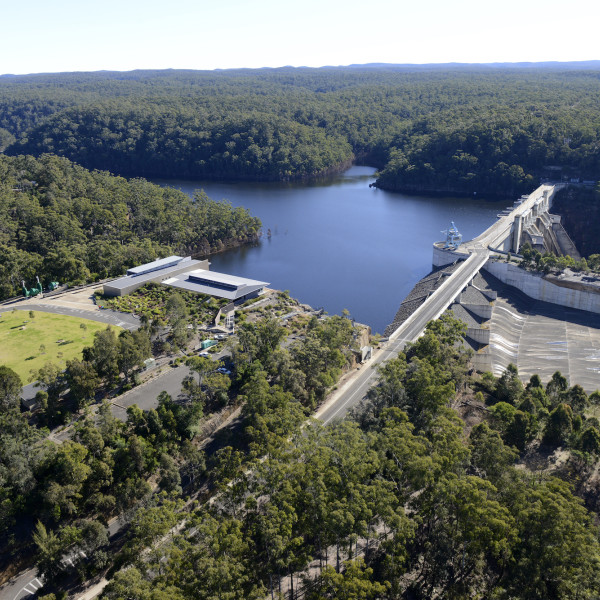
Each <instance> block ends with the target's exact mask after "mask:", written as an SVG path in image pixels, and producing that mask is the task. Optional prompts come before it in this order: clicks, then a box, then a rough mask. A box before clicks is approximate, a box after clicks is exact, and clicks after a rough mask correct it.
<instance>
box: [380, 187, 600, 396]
mask: <svg viewBox="0 0 600 600" xmlns="http://www.w3.org/2000/svg"><path fill="white" fill-rule="evenodd" d="M559 187H560V186H559V185H556V186H552V185H542V186H540V187H539V188H538V189H536V190H535V191H534V192H533V193H531V194H529V195H528V196H523V197H521V198H520V199H519V200H517V201H516V202H515V203H514V205H513V207H512V208H509V209H507V210H505V211H503V212H502V213H501V214H499V215H498V220H497V221H496V222H495V223H494V224H493V225H492V226H491V227H489V228H488V229H487V230H486V231H484V232H483V233H482V234H481V235H479V236H478V237H476V238H475V239H473V240H469V241H466V242H462V240H461V239H460V234H458V231H457V230H456V228H455V227H452V228H451V229H449V230H448V232H446V233H447V239H446V240H445V241H442V242H436V243H435V244H434V247H433V261H432V262H433V266H434V269H435V270H434V271H433V272H432V273H431V274H430V275H428V276H427V277H425V278H424V279H423V280H421V281H420V282H419V283H418V284H417V285H416V286H415V288H414V289H413V291H412V292H411V293H410V294H409V296H408V297H407V298H406V299H405V301H404V302H403V303H402V305H401V307H400V309H399V311H398V313H397V315H396V318H395V319H394V323H392V325H390V326H389V327H388V329H387V330H386V334H387V335H388V336H389V338H390V340H394V339H396V340H404V341H412V340H414V339H416V338H417V337H419V335H421V333H422V331H423V329H424V327H425V325H426V323H427V322H428V321H429V320H431V319H436V318H438V317H439V316H440V315H441V314H442V313H443V312H444V311H446V310H447V309H450V310H451V311H452V312H453V313H454V315H455V316H456V317H458V318H460V319H461V320H462V321H463V322H465V323H466V324H467V343H468V344H469V345H470V346H471V348H472V349H473V351H474V353H475V354H474V364H475V366H476V368H477V369H478V370H481V371H492V372H493V373H494V374H495V375H499V374H501V373H502V372H503V371H504V369H505V368H506V367H507V365H508V364H509V363H513V364H516V365H517V367H518V369H519V374H520V376H521V378H522V379H523V380H527V379H529V377H530V376H531V375H533V374H534V373H537V374H539V375H540V377H541V378H542V380H543V381H547V380H548V379H549V378H550V377H551V376H552V374H553V373H554V372H555V371H561V373H562V374H563V375H565V376H566V377H567V379H568V380H569V382H570V384H571V385H573V384H575V383H579V384H580V385H581V386H582V387H583V388H584V389H585V390H586V391H587V392H588V393H589V392H592V391H594V390H596V389H598V388H600V281H594V278H591V277H585V276H581V275H578V274H574V273H566V274H561V275H560V276H552V275H542V274H539V273H532V272H529V271H526V270H525V269H522V268H520V267H519V266H517V265H513V264H512V263H508V262H507V259H508V258H509V257H508V253H512V254H518V252H519V249H520V248H521V246H522V245H523V244H524V243H526V242H529V243H530V244H531V245H532V247H533V248H535V249H538V250H539V251H540V252H545V251H550V252H553V253H555V254H560V255H567V254H568V255H570V256H572V257H573V258H575V259H579V258H580V256H579V253H578V252H577V249H576V248H575V245H574V244H573V242H572V241H571V240H570V238H569V236H568V235H567V233H566V231H564V229H563V227H562V225H561V223H560V217H558V216H557V215H553V214H551V212H550V209H551V206H552V199H553V197H554V194H555V193H556V192H557V191H558V189H559Z"/></svg>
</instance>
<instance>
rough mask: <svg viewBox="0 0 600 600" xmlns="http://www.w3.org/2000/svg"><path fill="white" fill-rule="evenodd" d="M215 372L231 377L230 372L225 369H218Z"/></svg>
mask: <svg viewBox="0 0 600 600" xmlns="http://www.w3.org/2000/svg"><path fill="white" fill-rule="evenodd" d="M217 371H218V372H219V373H223V375H231V371H230V370H229V369H226V368H225V367H219V368H218V369H217Z"/></svg>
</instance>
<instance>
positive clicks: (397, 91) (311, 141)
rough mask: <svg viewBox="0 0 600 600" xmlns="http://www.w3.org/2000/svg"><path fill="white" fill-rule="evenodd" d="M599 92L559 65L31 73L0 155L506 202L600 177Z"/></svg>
mask: <svg viewBox="0 0 600 600" xmlns="http://www.w3.org/2000/svg"><path fill="white" fill-rule="evenodd" d="M599 92H600V73H599V72H598V71H595V70H581V71H578V70H572V69H570V70H564V71H561V70H559V69H556V68H555V69H547V68H539V69H535V68H532V69H527V70H519V69H508V68H504V69H492V68H485V67H479V68H469V69H466V68H465V69H460V68H455V69H448V68H447V67H443V66H441V67H438V68H437V69H435V68H430V69H428V70H424V71H422V72H413V71H409V70H406V69H402V68H399V67H398V68H393V67H387V68H386V67H371V68H367V67H362V68H361V67H355V68H349V67H346V68H344V67H340V68H323V69H307V68H301V69H293V68H282V69H269V70H240V71H214V72H202V71H134V72H131V73H74V74H56V75H33V76H22V77H15V78H0V146H6V147H7V148H6V152H7V153H9V154H21V153H25V154H34V155H38V154H41V153H44V152H52V153H56V154H59V155H61V156H66V157H68V158H70V159H72V160H74V161H77V162H79V163H81V164H83V165H85V166H87V167H89V168H95V169H107V170H111V171H113V172H116V173H119V174H122V175H128V176H139V175H144V176H150V175H152V176H156V177H159V176H162V177H190V178H195V177H198V178H226V179H260V180H285V179H292V178H302V177H310V176H314V175H318V174H320V173H323V172H326V171H328V170H331V169H336V168H340V167H341V166H342V165H344V164H347V163H348V161H350V160H352V159H354V158H357V159H359V160H363V161H366V162H369V163H370V164H373V165H375V166H377V167H380V168H381V169H382V172H381V176H380V177H379V179H378V183H377V184H378V185H379V186H380V187H384V188H387V189H398V190H414V191H425V192H435V191H440V192H444V191H451V192H458V193H473V192H478V193H486V194H495V195H501V196H503V195H504V196H513V195H514V194H518V193H520V192H525V191H529V190H530V189H531V187H532V186H533V185H535V184H537V182H538V181H539V178H540V177H544V176H552V177H560V176H561V175H564V176H569V177H570V176H577V177H583V178H587V179H594V178H596V177H597V172H598V168H599V167H600V153H599V147H600V110H599V109H600V93H599ZM549 167H558V169H555V168H552V169H549Z"/></svg>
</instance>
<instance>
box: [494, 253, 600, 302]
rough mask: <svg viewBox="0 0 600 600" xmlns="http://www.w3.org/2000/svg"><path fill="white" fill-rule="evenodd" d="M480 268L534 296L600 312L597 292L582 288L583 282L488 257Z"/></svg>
mask: <svg viewBox="0 0 600 600" xmlns="http://www.w3.org/2000/svg"><path fill="white" fill-rule="evenodd" d="M483 268H484V269H485V270H486V271H488V272H489V273H491V274H492V275H494V276H495V277H497V278H498V279H499V280H500V281H502V282H503V283H506V284H507V285H512V286H513V287H515V288H517V289H519V290H521V291H522V292H523V293H524V294H526V295H527V296H529V297H530V298H534V299H535V300H542V301H544V302H550V303H552V304H558V305H559V306H568V307H569V308H576V309H578V310H587V311H589V312H593V313H600V293H599V291H598V290H596V289H592V288H591V286H590V287H588V289H585V288H586V287H587V286H585V285H584V284H581V283H577V282H568V281H560V282H558V281H557V282H553V281H552V280H551V279H548V278H546V277H544V276H543V275H541V274H539V273H531V272H529V271H525V269H521V268H519V267H518V266H516V265H513V264H510V263H506V262H500V261H494V260H488V262H487V263H486V264H485V265H484V267H483Z"/></svg>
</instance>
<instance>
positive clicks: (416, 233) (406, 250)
mask: <svg viewBox="0 0 600 600" xmlns="http://www.w3.org/2000/svg"><path fill="white" fill-rule="evenodd" d="M374 174H375V169H373V168H371V167H359V166H354V167H351V168H350V169H348V170H347V171H345V172H344V173H341V174H338V175H332V176H330V177H327V178H323V179H320V180H318V181H313V182H308V183H306V182H293V183H248V182H236V183H223V182H214V181H211V182H209V181H181V180H175V181H173V180H171V181H164V180H160V181H159V180H155V183H159V184H160V185H170V186H172V187H175V188H179V189H181V190H182V191H184V192H186V193H188V194H190V195H192V194H193V192H194V190H196V189H204V191H205V192H206V193H207V194H208V196H209V197H210V198H212V199H214V200H222V199H226V200H228V201H230V202H231V203H232V204H233V205H234V206H243V207H245V208H247V209H248V210H249V211H250V213H251V214H252V215H253V216H257V217H259V218H260V219H261V220H262V223H263V237H262V240H261V241H260V243H259V244H257V245H256V246H245V247H243V248H237V249H234V250H230V251H227V252H223V253H222V254H217V255H214V256H211V257H210V261H211V269H212V270H215V271H221V272H224V273H230V274H232V275H239V276H242V277H250V278H252V279H259V280H261V281H268V282H269V283H270V287H272V288H275V289H280V290H289V291H290V294H291V295H292V296H293V297H295V298H298V299H299V300H300V301H301V302H305V303H307V304H310V305H311V306H313V307H315V308H317V307H323V308H324V309H325V310H326V311H327V312H329V313H330V314H334V313H337V314H339V313H340V312H341V311H342V309H344V308H347V309H348V310H349V311H350V314H351V316H352V317H353V318H355V319H356V320H357V321H359V322H361V323H366V324H368V325H370V326H371V327H372V329H373V331H374V332H379V333H382V332H383V330H384V329H385V327H386V326H387V325H388V324H389V323H390V322H391V321H392V320H393V318H394V315H395V314H396V311H397V310H398V307H399V305H400V303H401V302H402V300H403V299H404V297H405V296H406V295H407V294H408V293H409V292H410V290H411V289H412V287H413V286H414V284H415V283H416V282H417V281H418V280H419V279H420V278H421V277H423V276H424V275H426V274H427V273H429V271H431V256H432V244H433V242H435V241H437V240H440V239H443V237H444V236H443V235H442V233H441V231H442V230H444V229H447V228H448V227H449V225H450V221H454V223H455V224H456V226H457V227H458V229H459V231H460V232H461V233H462V234H463V239H465V240H468V239H471V238H473V237H475V236H477V235H479V234H480V233H481V232H482V231H483V230H484V229H486V228H487V227H489V226H490V225H491V224H492V223H493V222H494V221H495V219H496V215H497V214H498V212H500V210H502V209H503V208H504V207H505V206H506V205H507V204H509V202H507V201H500V202H488V201H486V200H485V199H483V198H432V197H421V196H412V195H406V194H399V193H393V192H386V191H383V190H379V189H375V188H369V183H371V182H372V181H374V180H375V177H374ZM269 229H270V230H271V236H270V237H268V236H267V231H268V230H269Z"/></svg>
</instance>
